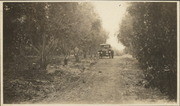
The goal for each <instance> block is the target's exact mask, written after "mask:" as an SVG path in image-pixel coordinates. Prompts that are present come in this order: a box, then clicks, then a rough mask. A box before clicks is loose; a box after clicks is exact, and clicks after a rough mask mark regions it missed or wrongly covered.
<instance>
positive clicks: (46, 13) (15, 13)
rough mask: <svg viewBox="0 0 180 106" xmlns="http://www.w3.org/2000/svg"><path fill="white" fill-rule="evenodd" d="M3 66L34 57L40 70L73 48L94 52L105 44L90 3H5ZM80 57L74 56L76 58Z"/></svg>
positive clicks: (104, 38)
mask: <svg viewBox="0 0 180 106" xmlns="http://www.w3.org/2000/svg"><path fill="white" fill-rule="evenodd" d="M3 9H4V10H3V41H4V42H3V43H4V46H3V52H4V53H3V54H4V65H5V66H6V65H7V67H8V65H9V64H10V63H11V62H14V63H17V61H19V60H18V59H19V58H20V60H21V59H22V62H24V61H28V60H29V59H28V56H36V62H37V63H38V64H39V65H40V68H41V69H42V70H44V69H46V66H47V65H48V64H49V62H50V59H51V56H52V55H64V57H65V58H66V57H67V55H69V54H70V51H75V48H78V49H79V50H81V51H83V53H84V54H86V53H91V54H93V53H96V51H97V48H98V46H99V44H100V43H104V42H105V41H106V38H107V35H106V32H105V31H104V30H103V29H102V26H101V22H100V20H99V17H98V15H97V14H96V13H95V12H94V10H93V6H92V5H91V4H90V3H80V2H74V3H73V2H61V3H50V2H47V3H38V2H36V3H35V2H34V3H33V2H32V3H18V2H16V3H4V4H3ZM78 56H79V54H77V55H76V58H77V59H78Z"/></svg>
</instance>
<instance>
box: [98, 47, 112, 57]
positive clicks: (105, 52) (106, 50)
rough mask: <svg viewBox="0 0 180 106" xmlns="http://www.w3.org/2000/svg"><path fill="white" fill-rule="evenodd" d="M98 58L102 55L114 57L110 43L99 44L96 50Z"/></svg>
mask: <svg viewBox="0 0 180 106" xmlns="http://www.w3.org/2000/svg"><path fill="white" fill-rule="evenodd" d="M98 54H99V58H102V57H103V56H106V57H109V58H113V57H114V51H113V50H112V48H111V45H110V44H100V50H99V51H98Z"/></svg>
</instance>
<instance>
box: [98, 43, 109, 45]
mask: <svg viewBox="0 0 180 106" xmlns="http://www.w3.org/2000/svg"><path fill="white" fill-rule="evenodd" d="M100 45H110V44H105V43H104V44H100Z"/></svg>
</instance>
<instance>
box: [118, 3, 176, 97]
mask: <svg viewBox="0 0 180 106" xmlns="http://www.w3.org/2000/svg"><path fill="white" fill-rule="evenodd" d="M176 9H177V5H176V3H148V2H146V3H131V4H130V6H129V8H128V12H127V14H126V16H125V18H124V20H123V22H122V24H121V26H120V30H119V35H118V39H119V40H120V41H121V42H122V43H123V44H124V46H126V50H127V51H128V52H129V53H130V54H132V55H133V56H134V57H135V58H136V59H137V60H138V61H139V63H140V65H141V67H142V69H144V73H145V76H146V79H147V81H148V82H149V84H148V85H149V86H151V87H157V88H159V89H160V90H161V91H162V92H164V93H165V94H167V95H169V97H170V98H176V96H177V10H176Z"/></svg>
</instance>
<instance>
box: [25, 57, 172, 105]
mask: <svg viewBox="0 0 180 106" xmlns="http://www.w3.org/2000/svg"><path fill="white" fill-rule="evenodd" d="M57 81H58V80H57ZM144 83H145V80H144V79H143V74H142V70H141V69H140V68H139V66H138V62H137V61H136V60H135V59H134V58H132V57H131V56H130V55H123V56H117V57H115V58H114V59H108V58H104V59H100V60H98V62H97V63H96V64H95V65H93V66H92V67H91V68H90V69H88V70H85V71H84V72H83V73H81V77H80V78H79V79H78V80H77V81H74V82H73V83H72V82H71V83H66V84H65V85H64V89H60V90H56V91H55V92H53V93H50V94H48V96H47V97H45V98H40V99H37V98H36V99H35V100H32V101H29V102H28V103H32V102H33V103H43V104H46V103H47V104H49V103H51V104H52V103H58V104H64V103H65V104H66V103H68V104H71V103H73V104H79V103H82V104H84V103H85V104H95V103H96V104H132V103H136V104H137V103H138V104H139V103H143V104H144V103H148V104H150V103H156V104H157V103H163V104H164V103H173V102H171V101H169V100H168V99H167V97H166V96H164V95H163V94H161V93H160V91H158V90H157V89H151V88H145V87H144ZM61 87H62V85H61Z"/></svg>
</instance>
